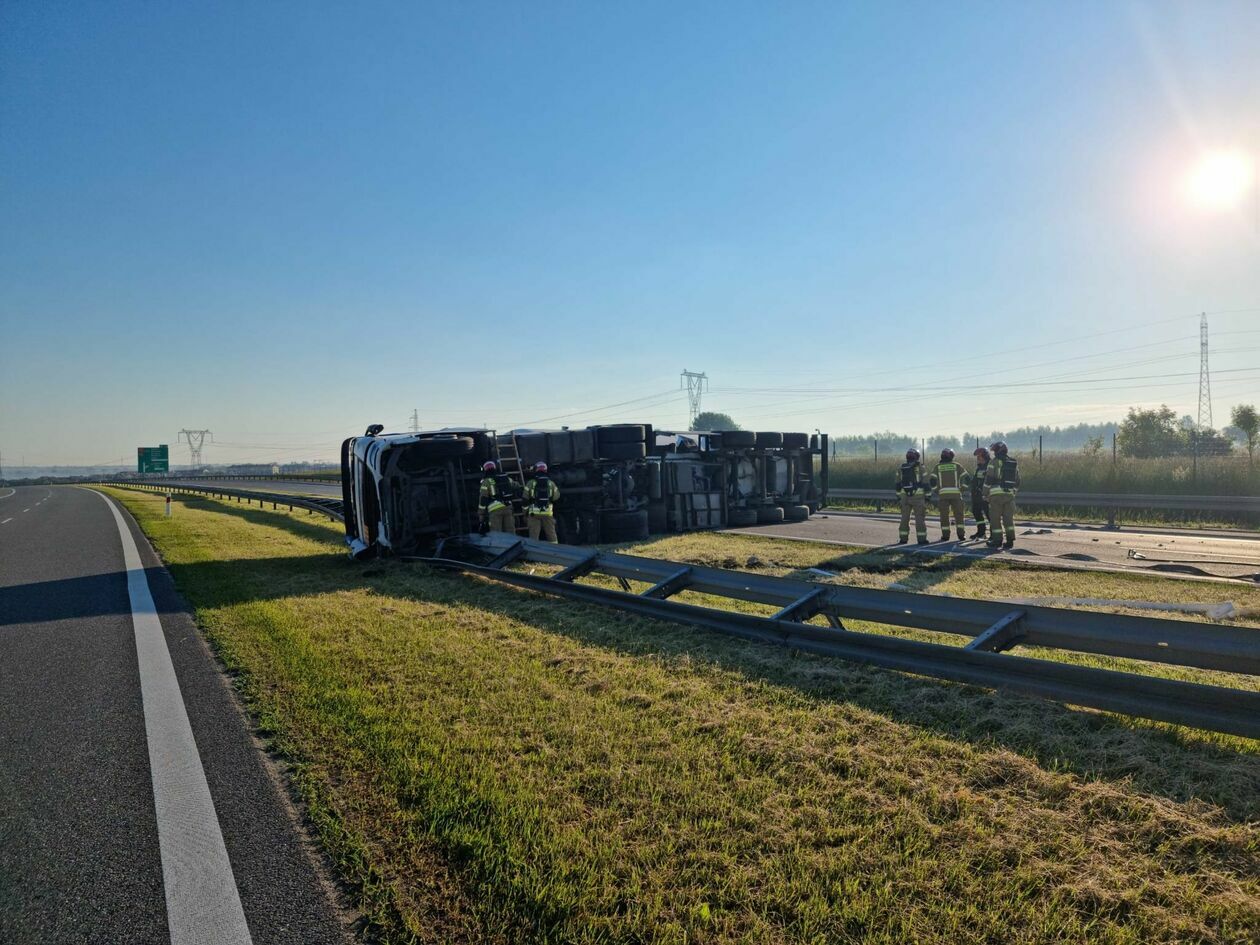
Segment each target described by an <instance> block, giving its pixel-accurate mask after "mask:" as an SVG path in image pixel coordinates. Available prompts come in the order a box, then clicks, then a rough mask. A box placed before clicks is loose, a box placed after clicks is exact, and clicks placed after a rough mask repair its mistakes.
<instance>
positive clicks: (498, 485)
mask: <svg viewBox="0 0 1260 945" xmlns="http://www.w3.org/2000/svg"><path fill="white" fill-rule="evenodd" d="M481 472H482V477H481V489H480V491H479V495H478V500H477V505H478V511H479V512H480V516H479V517H480V519H481V529H480V530H481V534H483V535H484V534H485V533H486V532H490V531H495V532H515V531H516V523H515V522H514V521H513V517H512V494H513V493H514V492H515V491H516V490H515V489H514V488H513V487H512V480H511V479H509V478H508V477H507V476H505V475H502V474H500V473H499V467H498V466H496V465H495V464H494V462H487V463H483V464H482V466H481Z"/></svg>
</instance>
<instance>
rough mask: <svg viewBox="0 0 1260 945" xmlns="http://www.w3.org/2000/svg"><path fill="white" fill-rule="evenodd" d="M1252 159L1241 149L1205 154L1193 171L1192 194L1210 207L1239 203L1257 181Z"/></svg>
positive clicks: (1228, 208) (1227, 206) (1227, 208)
mask: <svg viewBox="0 0 1260 945" xmlns="http://www.w3.org/2000/svg"><path fill="white" fill-rule="evenodd" d="M1253 176H1254V168H1253V166H1252V162H1251V161H1250V160H1249V159H1248V158H1247V157H1246V155H1244V154H1243V153H1242V152H1240V151H1217V152H1215V153H1212V154H1208V155H1205V156H1204V157H1203V159H1202V160H1201V161H1200V162H1199V163H1198V165H1197V166H1196V167H1195V168H1194V170H1193V171H1192V172H1191V174H1190V182H1189V183H1190V197H1191V198H1192V199H1193V200H1194V202H1195V203H1196V204H1198V205H1199V206H1201V207H1203V208H1205V209H1208V210H1232V209H1234V208H1235V207H1237V206H1239V204H1240V203H1241V202H1242V199H1243V197H1244V196H1246V194H1247V192H1248V191H1249V190H1250V189H1251V187H1252V184H1253V180H1252V178H1253Z"/></svg>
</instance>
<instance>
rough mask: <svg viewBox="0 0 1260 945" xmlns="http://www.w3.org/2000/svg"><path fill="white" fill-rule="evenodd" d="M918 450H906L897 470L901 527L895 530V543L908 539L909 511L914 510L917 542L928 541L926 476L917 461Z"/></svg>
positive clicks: (903, 542)
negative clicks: (902, 461)
mask: <svg viewBox="0 0 1260 945" xmlns="http://www.w3.org/2000/svg"><path fill="white" fill-rule="evenodd" d="M919 459H920V457H919V451H918V450H916V449H914V448H913V447H912V448H910V449H908V450H906V461H905V462H904V463H902V464H901V467H900V468H899V469H898V470H897V479H896V485H897V495H898V496H899V497H900V498H901V528H900V529H899V530H898V532H897V535H898V537H897V544H899V545H904V544H905V543H906V542H907V541H909V539H910V513H911V511H913V512H914V530H915V532H916V533H917V535H918V539H919V544H920V545H926V544H927V543H928V536H927V490H928V482H927V476H926V475H925V473H924V471H923V464H922V463H921V462H919Z"/></svg>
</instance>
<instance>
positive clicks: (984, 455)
mask: <svg viewBox="0 0 1260 945" xmlns="http://www.w3.org/2000/svg"><path fill="white" fill-rule="evenodd" d="M971 455H972V456H975V457H977V458H978V459H982V460H984V461H985V462H986V463H987V462H988V461H989V451H988V450H987V449H985V448H984V447H983V446H977V447H976V448H975V449H974V450H972V451H971Z"/></svg>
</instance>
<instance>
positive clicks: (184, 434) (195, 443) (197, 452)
mask: <svg viewBox="0 0 1260 945" xmlns="http://www.w3.org/2000/svg"><path fill="white" fill-rule="evenodd" d="M206 437H210V442H211V443H213V442H214V434H213V433H211V432H210V431H209V430H180V431H179V437H178V438H177V439H176V442H177V443H178V442H179V440H187V441H188V454H189V457H190V459H189V462H190V463H191V464H192V465H193V466H194V467H196V466H200V465H201V444H202V443H204V442H205V440H206Z"/></svg>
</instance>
